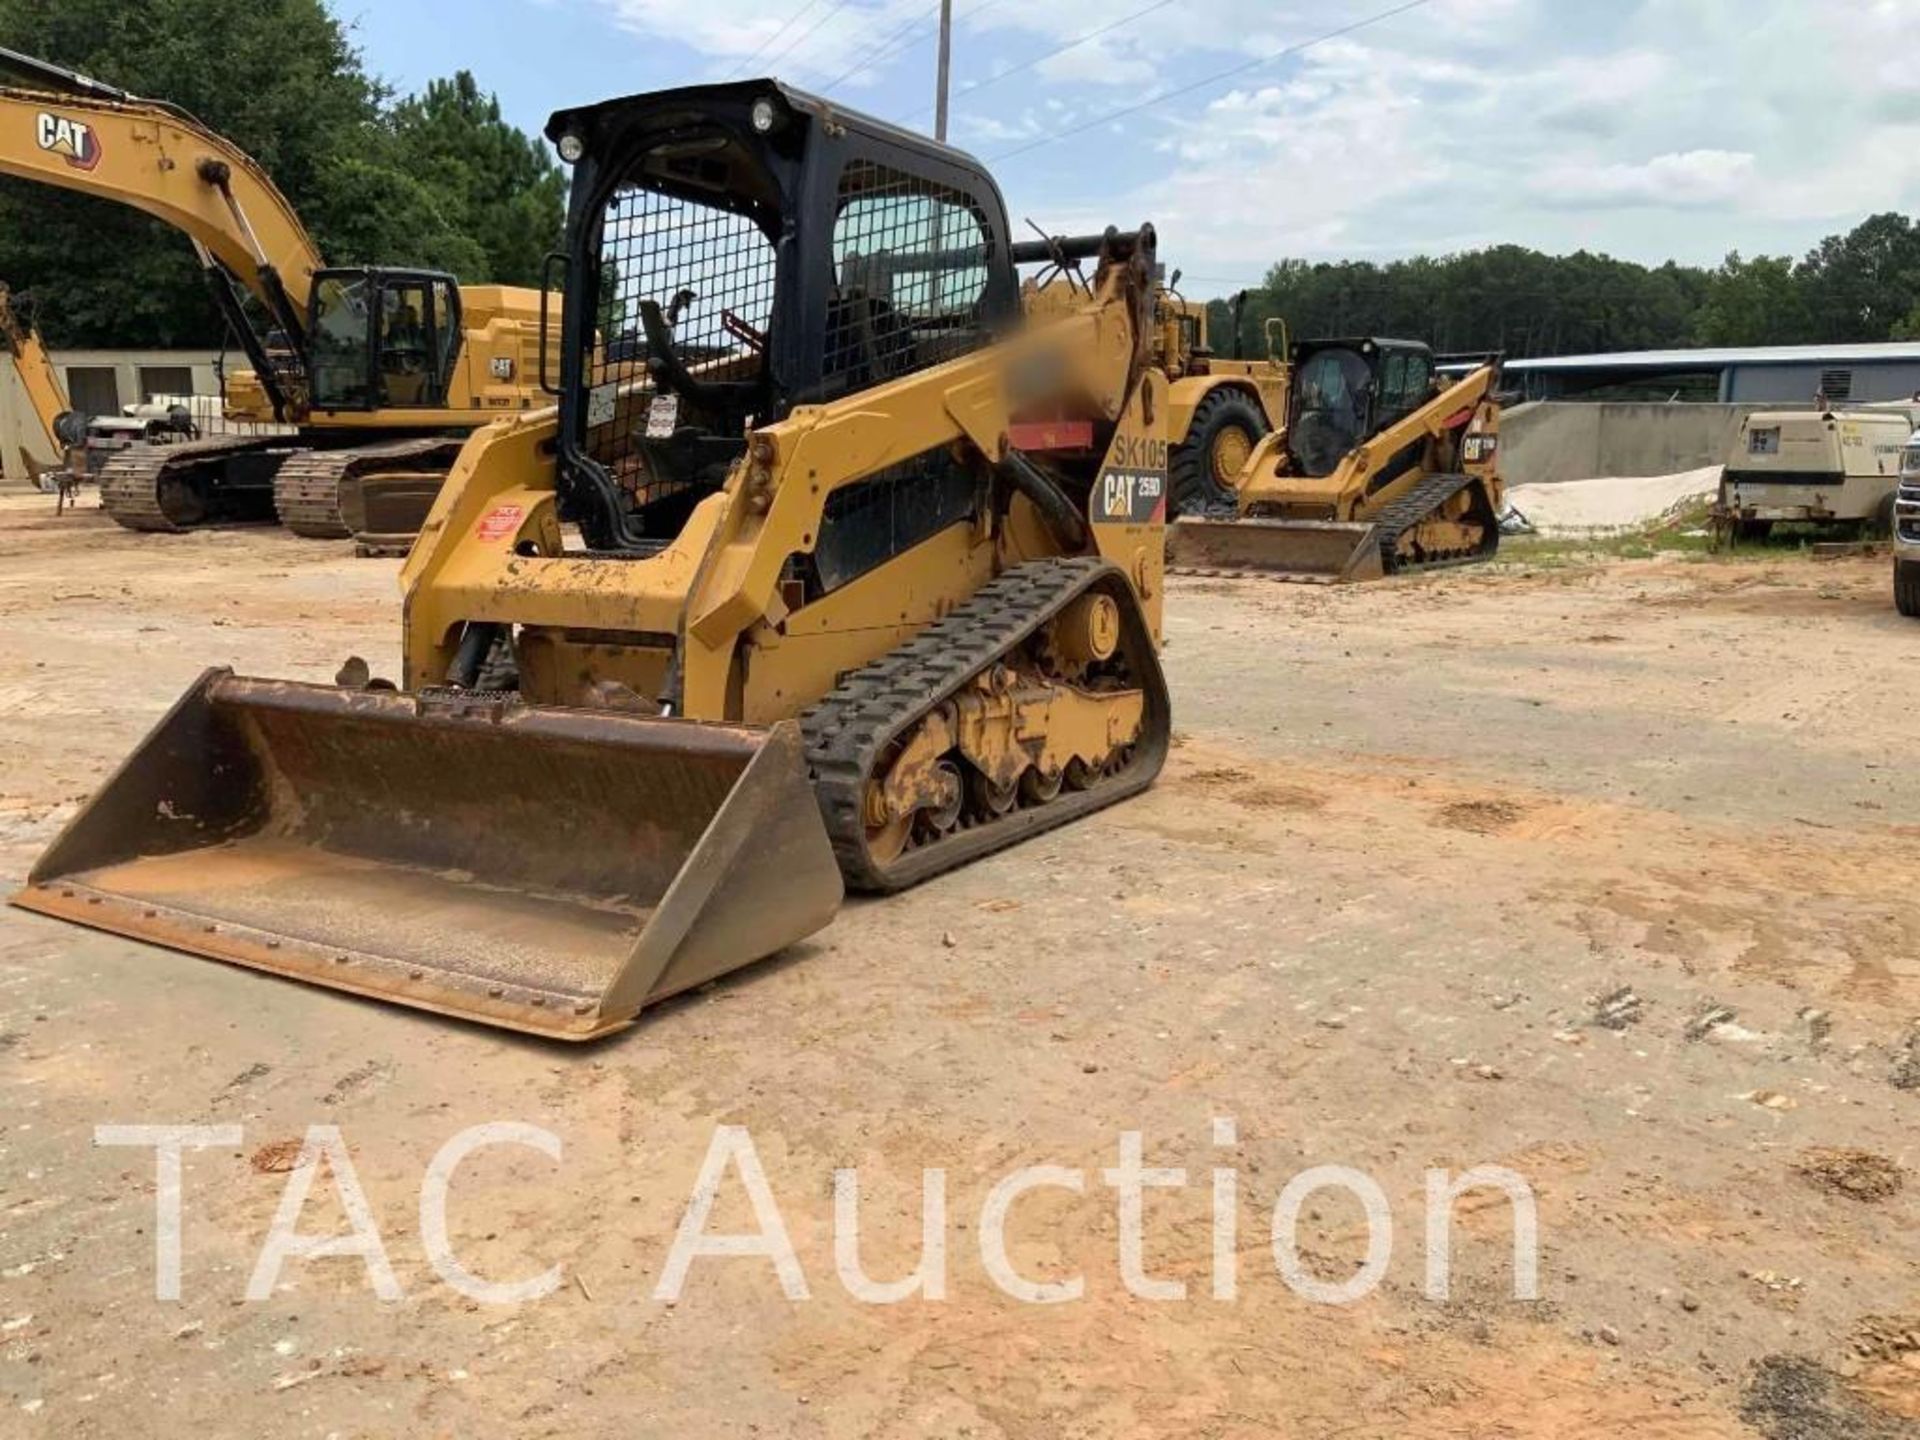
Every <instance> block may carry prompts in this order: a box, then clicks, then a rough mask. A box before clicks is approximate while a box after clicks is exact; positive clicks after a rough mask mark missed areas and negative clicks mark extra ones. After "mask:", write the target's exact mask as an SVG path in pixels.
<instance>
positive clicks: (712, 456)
mask: <svg viewBox="0 0 1920 1440" xmlns="http://www.w3.org/2000/svg"><path fill="white" fill-rule="evenodd" d="M547 133H548V135H549V137H550V138H551V139H552V140H553V141H554V142H555V144H556V147H557V148H558V150H559V153H560V154H561V156H562V157H563V158H564V159H566V160H567V161H568V163H570V164H571V165H572V166H573V177H572V181H573V183H572V189H571V197H570V200H569V217H568V222H567V230H566V236H565V241H564V244H565V254H564V259H565V261H566V276H567V278H566V284H565V301H564V305H563V307H562V314H561V320H560V331H559V335H558V336H557V340H556V344H555V346H554V347H553V348H554V350H555V353H556V359H557V368H558V372H559V390H560V394H559V403H558V407H557V413H556V412H552V411H550V412H546V413H542V414H534V415H529V416H524V417H519V418H515V419H511V420H504V421H501V422H498V423H496V424H494V425H491V426H488V427H487V428H486V429H484V430H482V431H480V432H479V433H478V434H477V435H476V436H475V437H474V438H473V439H472V440H471V441H470V442H469V443H468V445H467V447H466V449H465V450H464V451H463V452H462V454H461V456H460V459H459V461H458V463H457V464H456V465H455V466H454V469H453V473H452V474H451V475H450V476H449V477H448V481H447V484H446V485H445V487H444V488H443V489H442V490H441V492H440V495H439V498H438V499H437V500H436V501H435V503H434V507H433V512H432V514H431V515H430V516H429V517H428V520H427V523H426V525H425V527H424V529H423V530H422V532H421V535H420V538H419V540H418V542H417V543H416V544H415V545H414V547H413V550H412V552H411V554H410V555H409V556H408V559H407V562H406V565H405V567H404V569H403V571H402V583H403V588H404V590H405V597H406V599H405V606H404V631H403V647H402V649H403V660H402V665H403V670H402V673H401V674H400V675H399V676H398V677H395V678H393V679H382V678H376V677H373V676H372V675H370V673H369V671H368V667H367V666H366V664H365V663H364V662H361V661H358V660H349V661H348V662H347V664H346V665H345V666H344V667H343V669H342V671H341V673H340V676H339V677H338V680H337V683H336V684H334V685H331V686H328V685H314V684H302V683H293V682H288V681H281V680H265V679H247V678H241V677H238V676H235V675H233V674H231V673H229V672H226V671H218V670H216V671H211V672H209V673H208V674H206V675H205V676H204V677H202V679H201V680H200V681H199V682H198V683H196V684H195V685H194V686H193V687H192V689H191V690H190V691H189V692H188V693H187V694H186V695H185V696H184V697H183V698H182V699H181V700H180V701H179V703H178V704H177V705H176V706H175V707H174V709H173V710H172V712H171V713H169V714H168V715H167V716H166V717H165V718H164V719H163V720H162V721H161V723H160V724H159V725H158V727H157V728H156V729H155V730H154V731H153V733H152V734H151V735H150V736H149V737H148V738H147V739H146V740H145V741H144V742H143V743H142V745H141V746H140V748H139V749H138V750H137V751H136V752H135V753H134V754H133V756H132V757H131V758H130V759H129V760H128V761H127V762H126V763H125V764H124V765H123V766H122V767H121V768H120V770H119V771H118V772H117V773H116V774H115V775H114V776H113V777H112V778H111V779H110V780H109V781H108V782H107V784H106V786H105V787H104V788H103V789H102V790H101V791H100V792H99V794H98V795H96V796H95V798H94V799H93V800H92V801H91V802H90V803H89V804H88V805H87V806H86V807H85V808H84V809H83V810H82V811H81V813H80V814H79V815H78V816H76V817H75V818H74V819H73V821H72V822H71V823H70V824H69V825H68V827H67V828H66V830H65V831H64V832H63V833H62V834H61V835H60V837H59V838H58V839H57V840H56V841H55V842H54V844H53V845H52V847H51V848H50V849H49V850H48V851H47V852H46V854H45V855H43V856H42V857H41V859H40V861H39V863H38V864H37V865H36V866H35V867H34V869H33V872H32V874H31V876H30V877H29V880H28V883H27V885H26V887H25V889H23V890H22V891H21V892H20V893H19V894H18V895H16V896H15V897H14V899H15V903H17V904H20V905H23V906H25V907H27V908H30V909H33V910H37V911H41V912H44V913H46V914H50V915H56V916H60V917H62V918H65V919H68V920H72V921H77V922H79V923H82V924H86V925H92V926H96V927H99V928H102V929H106V930H110V931H115V932H118V933H122V934H126V935H131V936H136V937H139V938H142V939H146V940H151V941H155V942H157V943H159V944H162V945H167V946H171V947H174V948H176V949H180V950H185V951H190V952H194V953H197V954H200V955H205V956H210V957H213V958H216V959H220V960H225V961H230V962H234V963H237V964H241V965H247V966H252V967H256V968H258V969H262V970H267V971H271V972H274V973H277V974H281V975H286V976H293V977H298V978H301V979H305V980H308V981H312V982H315V983H318V984H323V985H327V986H331V987H335V988H339V989H344V990H349V991H354V992H358V993H361V994H364V995H369V996H376V997H379V998H382V999H386V1000H391V1001H396V1002H399V1003H402V1004H407V1005H412V1006H417V1007H421V1008H425V1009H429V1010H435V1011H441V1012H446V1013H450V1014H455V1015H461V1016H466V1017H469V1018H472V1019H476V1020H482V1021H486V1022H489V1023H493V1024H497V1025H502V1026H507V1027H512V1028H517V1029H521V1030H526V1031H532V1032H536V1033H539V1034H543V1035H550V1036H556V1037H562V1038H567V1039H576V1040H578V1039H586V1038H589V1037H592V1036H596V1035H601V1034H605V1033H607V1032H609V1031H611V1030H615V1029H618V1028H620V1027H621V1026H624V1025H626V1024H628V1023H630V1022H631V1021H632V1020H633V1018H634V1017H635V1015H636V1014H637V1013H638V1012H639V1011H640V1010H641V1008H642V1007H643V1006H644V1005H646V1004H648V1003H650V1002H652V1001H655V1000H658V999H660V998H661V997H664V996H666V995H670V994H672V993H674V992H676V991H680V990H684V989H686V988H687V987H689V986H692V985H697V984H699V983H702V982H703V981H706V980H708V979H710V978H712V977H714V976H716V975H719V974H721V973H723V972H726V971H729V970H732V969H734V968H736V967H738V966H741V965H745V964H747V963H749V962H751V961H753V960H755V959H758V958H760V957H762V956H765V955H768V954H771V953H773V952H774V951H776V950H779V949H781V948H782V947H783V946H786V945H788V944H790V943H792V942H794V941H796V940H798V939H800V938H801V937H803V936H805V935H807V934H809V933H811V932H813V931H815V930H817V929H818V928H820V927H821V926H822V925H824V924H825V923H826V922H827V921H828V919H829V918H830V917H831V916H832V915H833V914H834V912H835V910H836V908H837V906H838V905H839V903H840V899H841V895H842V892H843V889H844V887H847V886H851V887H853V888H856V889H862V890H873V891H893V890H898V889H901V888H903V887H905V886H908V885H912V884H915V883H917V882H919V881H921V880H925V879H927V878H928V877H930V876H934V875H938V874H940V873H941V872H943V871H946V870H949V869H951V868H952V867H954V866H957V865H961V864H964V863H966V862H969V861H972V860H974V859H976V858H978V857H981V856H984V855H987V854H990V853H992V852H994V851H996V850H999V849H1001V848H1002V847H1004V846H1007V845H1010V844H1013V843H1015V842H1017V841H1020V840H1022V839H1025V838H1028V837H1030V836H1033V835H1035V834H1037V833H1039V832H1041V831H1043V830H1046V829H1048V828H1050V827H1053V826H1056V825H1060V824H1063V823H1066V822H1068V821H1071V820H1076V819H1079V818H1081V817H1083V816H1086V815H1088V814H1090V813H1091V812H1093V811H1095V810H1097V809H1099V808H1101V807H1102V806H1106V805H1110V804H1112V803H1114V802H1115V801H1118V800H1121V799H1123V798H1124V797H1127V796H1130V795H1133V794H1135V793H1136V792H1138V791H1140V790H1142V789H1143V788H1145V787H1146V786H1147V785H1149V784H1150V783H1151V782H1152V781H1153V779H1154V777H1155V775H1156V774H1157V773H1158V772H1159V770H1160V767H1161V765H1162V762H1163V760H1164V758H1165V756H1166V752H1167V748H1168V744H1169V735H1170V730H1169V725H1170V716H1169V698H1168V694H1167V689H1166V685H1165V681H1164V679H1163V676H1162V672H1161V667H1160V662H1159V657H1158V637H1159V633H1160V623H1161V607H1162V603H1163V599H1164V587H1163V583H1162V573H1163V566H1164V560H1165V557H1164V548H1165V547H1164V542H1165V531H1164V516H1165V507H1166V493H1167V481H1168V461H1169V451H1170V449H1171V447H1172V443H1173V440H1174V438H1175V437H1174V434H1173V431H1172V425H1173V414H1174V409H1173V406H1172V404H1171V400H1170V393H1169V392H1170V382H1169V380H1168V377H1167V374H1166V372H1165V371H1164V370H1163V369H1161V368H1160V367H1159V366H1158V365H1157V364H1156V363H1155V360H1156V348H1157V347H1156V339H1155V335H1154V327H1155V306H1156V295H1157V290H1158V283H1157V281H1156V279H1155V276H1156V274H1157V269H1156V253H1155V251H1156V241H1155V236H1154V233H1153V230H1152V228H1151V227H1150V226H1141V227H1139V228H1137V229H1133V230H1127V231H1122V230H1117V229H1114V230H1109V231H1107V232H1106V233H1105V234H1104V235H1102V236H1099V237H1097V238H1090V240H1089V241H1088V242H1086V243H1076V244H1074V245H1073V246H1071V247H1070V248H1071V249H1072V250H1073V251H1075V252H1076V254H1075V256H1074V257H1073V258H1077V259H1081V260H1087V261H1091V262H1092V264H1093V272H1092V275H1091V277H1090V278H1089V279H1088V280H1087V281H1086V283H1085V284H1084V285H1083V286H1080V287H1077V289H1076V294H1075V297H1074V298H1073V301H1072V303H1067V301H1066V299H1065V298H1064V297H1055V298H1056V299H1057V300H1058V301H1059V303H1058V305H1057V308H1056V309H1054V310H1053V311H1052V313H1050V314H1049V315H1047V316H1046V317H1044V318H1042V317H1036V316H1029V315H1027V314H1025V313H1024V312H1023V305H1022V297H1021V288H1020V280H1019V273H1018V269H1017V267H1018V266H1019V265H1022V264H1028V263H1034V264H1045V263H1049V262H1050V261H1054V260H1057V259H1058V258H1060V257H1061V255H1062V254H1063V252H1064V251H1065V250H1066V249H1068V248H1069V247H1066V246H1061V245H1057V244H1055V242H1050V241H1043V242H1023V243H1015V242H1012V241H1011V240H1010V237H1009V235H1008V226H1007V216H1006V208H1005V205H1004V202H1003V201H1002V199H1001V196H1000V192H999V190H998V188H997V187H996V185H995V184H994V182H993V180H992V178H991V177H990V176H989V175H988V174H987V173H986V171H985V170H984V169H983V168H982V167H981V166H980V165H979V164H978V162H976V161H975V160H973V159H972V158H971V157H970V156H968V155H966V154H964V153H962V152H960V151H958V150H953V149H950V148H948V147H946V146H944V145H939V144H936V143H934V142H931V141H929V140H927V139H925V138H924V137H921V136H918V135H914V134H911V133H909V132H907V131H904V130H901V129H899V128H898V127H895V126H892V125H889V124H886V123H884V122H881V121H877V120H872V119H869V118H867V117H865V116H863V115H861V114H859V113H857V112H854V111H851V110H847V109H844V108H842V107H840V106H838V105H835V104H831V103H829V102H827V101H825V100H822V99H819V98H816V97H814V96H811V95H807V94H805V93H802V92H800V91H797V90H794V89H791V88H788V87H786V86H783V85H781V84H779V83H777V82H775V81H771V80H755V81H743V82H738V83H732V84H720V85H706V86H695V87H688V88H683V89H678V90H669V91H663V92H656V93H652V94H645V95H638V96H632V97H628V98H625V99H620V100H614V101H609V102H605V103H602V104H599V105H594V106H590V107H586V108H581V109H574V110H565V111H561V112H559V113H558V114H556V115H555V116H554V117H553V118H552V120H551V121H550V122H549V126H548V131H547ZM636 324H637V327H638V331H639V333H640V334H642V335H643V336H644V344H635V343H631V342H628V341H625V340H621V339H618V338H609V337H620V336H625V335H629V334H631V333H633V332H634V330H635V327H636Z"/></svg>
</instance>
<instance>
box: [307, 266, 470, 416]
mask: <svg viewBox="0 0 1920 1440" xmlns="http://www.w3.org/2000/svg"><path fill="white" fill-rule="evenodd" d="M460 323H461V322H460V287H459V285H458V283H457V282H456V281H455V280H454V278H453V277H452V276H451V275H447V274H444V273H442V272H440V271H437V270H375V269H366V268H357V269H329V270H322V271H320V272H319V273H317V274H316V275H315V276H314V279H313V295H312V299H311V302H310V303H309V305H308V307H307V337H308V349H309V351H310V352H311V353H310V356H309V361H310V364H309V367H308V368H309V374H310V376H311V386H312V405H313V408H314V409H315V410H363V411H364V410H440V409H444V408H446V403H447V390H448V387H449V386H450V385H451V384H452V381H453V372H454V366H455V365H456V364H457V363H458V361H459V358H460V333H461V332H460Z"/></svg>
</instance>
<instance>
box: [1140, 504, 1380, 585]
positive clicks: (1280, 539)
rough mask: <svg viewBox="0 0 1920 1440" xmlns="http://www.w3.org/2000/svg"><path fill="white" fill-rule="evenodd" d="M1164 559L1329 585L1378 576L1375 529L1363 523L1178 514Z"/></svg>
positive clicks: (1199, 568) (1199, 569)
mask: <svg viewBox="0 0 1920 1440" xmlns="http://www.w3.org/2000/svg"><path fill="white" fill-rule="evenodd" d="M1168 534H1169V536H1170V537H1171V538H1170V539H1169V541H1168V554H1167V558H1168V563H1169V564H1170V565H1171V566H1172V567H1173V568H1174V569H1175V570H1177V571H1187V572H1189V573H1198V574H1250V575H1264V576H1267V577H1268V578H1270V579H1275V580H1299V581H1303V582H1305V583H1308V584H1321V585H1332V584H1338V583H1340V582H1342V581H1349V580H1378V579H1379V578H1380V577H1381V576H1382V575H1383V574H1384V573H1385V571H1384V569H1383V567H1382V565H1381V560H1380V533H1379V527H1378V526H1376V525H1373V524H1370V523H1367V522H1364V521H1361V522H1348V521H1337V520H1260V519H1240V520H1206V519H1199V518H1197V517H1194V518H1190V517H1188V516H1184V515H1183V516H1181V517H1180V518H1179V519H1178V520H1176V521H1174V523H1173V525H1172V527H1171V528H1170V529H1169V531H1168Z"/></svg>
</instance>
